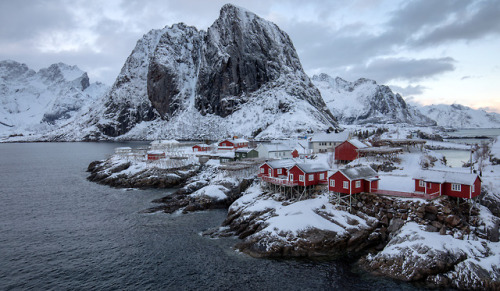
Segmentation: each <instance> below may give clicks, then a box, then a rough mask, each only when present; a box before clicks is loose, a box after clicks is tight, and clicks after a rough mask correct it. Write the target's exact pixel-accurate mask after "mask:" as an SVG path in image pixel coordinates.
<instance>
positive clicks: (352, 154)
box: [335, 139, 368, 164]
mask: <svg viewBox="0 0 500 291" xmlns="http://www.w3.org/2000/svg"><path fill="white" fill-rule="evenodd" d="M365 148H368V146H367V145H366V144H364V143H362V142H361V141H359V140H358V139H350V140H346V141H344V142H343V143H341V144H339V145H338V146H336V147H335V161H337V163H345V164H347V163H349V162H351V161H354V160H355V159H357V158H358V157H359V153H358V150H359V149H365Z"/></svg>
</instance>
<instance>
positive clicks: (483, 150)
mask: <svg viewBox="0 0 500 291" xmlns="http://www.w3.org/2000/svg"><path fill="white" fill-rule="evenodd" d="M472 152H473V155H474V160H475V161H476V162H477V167H478V170H479V171H480V172H482V171H483V169H484V166H485V161H487V160H488V158H489V156H490V144H489V143H487V142H484V141H483V142H481V143H480V144H476V145H475V146H474V147H473V149H472Z"/></svg>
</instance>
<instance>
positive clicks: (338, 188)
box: [328, 166, 379, 194]
mask: <svg viewBox="0 0 500 291" xmlns="http://www.w3.org/2000/svg"><path fill="white" fill-rule="evenodd" d="M378 180H379V178H378V174H377V172H375V170H373V169H372V168H371V167H368V166H361V167H354V168H346V169H341V170H338V171H337V172H335V173H334V174H333V175H331V176H330V177H329V178H328V190H329V191H331V192H337V193H343V194H356V193H362V192H366V193H370V192H373V191H376V190H377V189H378Z"/></svg>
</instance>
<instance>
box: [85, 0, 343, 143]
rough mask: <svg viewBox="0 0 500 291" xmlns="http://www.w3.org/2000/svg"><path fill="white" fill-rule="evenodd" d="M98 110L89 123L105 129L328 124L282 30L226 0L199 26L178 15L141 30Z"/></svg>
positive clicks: (285, 128) (131, 133)
mask: <svg viewBox="0 0 500 291" xmlns="http://www.w3.org/2000/svg"><path fill="white" fill-rule="evenodd" d="M101 111H103V112H102V114H101V115H100V114H98V113H99V110H96V114H93V115H92V116H94V120H95V121H94V124H96V125H97V128H98V129H99V130H100V132H101V133H102V134H104V135H105V136H110V137H116V136H121V137H129V138H137V137H138V136H139V135H144V132H145V131H146V132H148V133H147V134H146V135H148V136H149V137H151V135H161V136H164V137H183V138H200V137H207V136H210V137H215V138H216V137H218V136H223V135H226V134H228V133H229V134H238V135H256V134H260V133H263V132H264V134H269V135H274V134H276V133H277V132H278V133H279V135H280V136H284V135H285V134H287V133H295V134H297V133H298V132H301V131H311V130H312V131H317V130H324V129H327V128H329V127H335V126H336V121H335V118H334V117H333V116H332V114H331V113H330V111H329V110H328V109H327V107H326V105H325V104H324V102H323V99H322V98H321V94H320V92H319V91H318V90H317V89H316V88H315V87H314V85H313V84H312V83H311V81H310V79H309V78H308V77H307V75H306V74H305V73H304V71H303V69H302V66H301V64H300V61H299V58H298V56H297V53H296V52H295V49H294V47H293V44H292V42H291V40H290V38H289V37H288V35H287V34H286V33H284V32H283V31H281V30H280V29H279V28H278V27H277V26H276V25H275V24H273V23H271V22H269V21H266V20H264V19H262V18H260V17H258V16H257V15H255V14H253V13H251V12H249V11H247V10H245V9H242V8H238V7H236V6H233V5H230V4H228V5H225V6H224V7H222V9H221V12H220V16H219V18H218V19H217V20H216V21H215V22H214V24H213V25H212V26H210V27H209V29H208V30H207V31H206V32H205V31H199V30H197V29H196V28H194V27H190V26H186V25H184V24H182V23H181V24H176V25H173V26H171V27H166V28H164V29H163V30H153V31H151V32H149V33H148V34H147V35H145V36H144V37H143V38H142V39H141V40H140V41H139V42H138V43H137V45H136V48H135V49H134V51H133V52H132V54H131V56H130V57H129V58H128V59H127V62H126V63H125V65H124V67H123V69H122V72H121V73H120V76H118V78H117V80H116V82H115V84H114V85H113V88H112V89H111V91H110V94H109V95H108V96H107V97H106V102H105V109H103V110H101ZM303 116H306V118H305V119H304V118H303ZM186 119H188V120H189V122H186ZM278 121H281V125H278V124H275V123H276V122H278ZM141 122H146V123H143V124H142V125H141V126H142V127H141V128H140V129H139V128H135V127H136V126H137V124H140V123H141ZM147 122H150V123H147ZM214 122H216V123H218V125H217V126H215V125H213V123H214ZM144 127H146V128H147V129H145V128H144ZM153 127H154V128H155V129H154V131H155V133H150V132H151V131H152V129H151V128H153ZM174 129H175V130H174ZM266 130H267V131H266ZM139 131H140V132H139ZM265 132H267V133H265ZM125 133H126V134H125ZM124 134H125V135H124Z"/></svg>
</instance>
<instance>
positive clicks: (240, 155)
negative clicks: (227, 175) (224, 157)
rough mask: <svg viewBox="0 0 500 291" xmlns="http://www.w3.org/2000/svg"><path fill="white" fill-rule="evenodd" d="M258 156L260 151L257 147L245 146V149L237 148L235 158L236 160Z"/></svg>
mask: <svg viewBox="0 0 500 291" xmlns="http://www.w3.org/2000/svg"><path fill="white" fill-rule="evenodd" d="M258 157H259V152H257V151H256V150H255V149H248V148H246V149H245V148H243V149H237V150H236V151H235V152H234V158H235V159H236V160H242V159H251V158H258Z"/></svg>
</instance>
